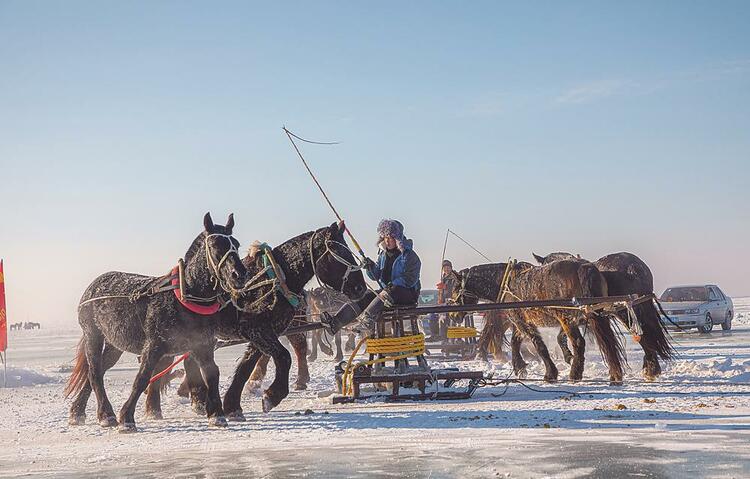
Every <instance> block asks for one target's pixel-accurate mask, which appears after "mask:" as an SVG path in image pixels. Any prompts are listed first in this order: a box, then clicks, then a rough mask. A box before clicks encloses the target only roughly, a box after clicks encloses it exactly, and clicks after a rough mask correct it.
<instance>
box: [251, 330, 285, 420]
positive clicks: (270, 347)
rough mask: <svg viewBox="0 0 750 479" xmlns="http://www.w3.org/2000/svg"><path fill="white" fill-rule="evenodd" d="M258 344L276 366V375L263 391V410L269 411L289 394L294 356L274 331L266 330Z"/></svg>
mask: <svg viewBox="0 0 750 479" xmlns="http://www.w3.org/2000/svg"><path fill="white" fill-rule="evenodd" d="M256 345H257V346H258V349H260V350H261V351H263V353H264V354H268V355H270V356H271V357H272V358H273V364H274V366H276V377H274V379H273V382H272V383H271V386H270V387H269V388H268V389H266V390H265V392H264V393H263V412H269V411H270V410H271V409H273V408H274V407H276V406H278V405H279V403H280V402H281V401H282V400H283V399H284V398H285V397H287V396H288V395H289V369H290V368H291V367H292V356H291V354H289V351H287V349H286V348H285V347H284V345H282V344H281V342H280V341H279V338H278V337H277V336H276V335H275V334H274V333H273V331H264V333H263V334H261V337H260V338H259V341H258V342H257V343H256Z"/></svg>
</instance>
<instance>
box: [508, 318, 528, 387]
mask: <svg viewBox="0 0 750 479" xmlns="http://www.w3.org/2000/svg"><path fill="white" fill-rule="evenodd" d="M522 341H523V336H522V335H521V333H520V332H519V330H518V328H513V332H512V333H511V337H510V356H511V364H512V365H513V372H514V373H515V374H516V376H517V377H519V378H521V379H524V378H525V377H526V366H527V365H528V364H527V363H526V361H524V360H523V355H522V354H521V342H522Z"/></svg>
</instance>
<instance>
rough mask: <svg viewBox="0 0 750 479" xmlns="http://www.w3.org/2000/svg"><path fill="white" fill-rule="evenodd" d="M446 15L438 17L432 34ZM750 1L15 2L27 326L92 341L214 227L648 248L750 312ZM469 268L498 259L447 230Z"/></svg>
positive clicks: (9, 174)
mask: <svg viewBox="0 0 750 479" xmlns="http://www.w3.org/2000/svg"><path fill="white" fill-rule="evenodd" d="M428 19H429V21H426V20H428ZM748 19H750V4H748V3H747V2H722V3H720V4H716V3H712V2H691V3H689V4H685V3H681V2H660V3H658V4H652V3H651V2H631V3H628V4H620V3H600V2H573V3H565V4H558V3H547V4H539V5H538V6H537V8H533V7H532V6H530V5H528V4H514V3H500V2H476V3H472V4H470V5H466V4H450V3H432V2H414V3H409V4H402V3H396V2H393V3H389V2H386V3H379V4H369V3H368V4H357V3H331V2H321V3H315V4H307V3H297V4H290V5H286V4H284V5H281V4H270V5H269V4H250V3H245V2H227V3H221V4H212V5H207V4H202V3H197V2H196V3H192V2H159V3H158V4H153V3H149V2H128V3H124V4H99V3H96V2H79V1H74V2H66V3H64V4H63V3H60V4H56V3H44V2H39V3H37V2H20V1H5V2H2V3H0V64H2V65H3V75H0V257H2V258H3V259H4V262H5V278H6V293H7V303H8V322H9V323H13V322H18V321H26V320H27V319H28V320H31V321H37V322H42V323H43V324H50V323H56V324H66V325H68V324H75V321H76V305H77V303H78V300H79V298H80V296H81V294H82V293H83V291H84V289H85V288H86V286H87V285H88V284H89V283H90V282H91V281H92V280H93V279H94V278H95V277H96V276H98V275H99V274H101V273H103V272H105V271H110V270H121V271H131V272H138V273H143V274H150V275H161V274H164V273H166V272H167V271H168V270H169V269H170V268H171V267H172V266H173V265H174V264H175V263H176V261H177V259H178V258H179V257H181V256H182V255H183V254H184V252H185V250H186V249H187V247H188V246H189V244H190V242H191V241H192V239H193V238H194V237H195V235H197V234H198V233H199V232H200V231H201V228H202V217H203V214H204V213H205V212H206V211H210V212H211V213H212V215H213V218H214V220H215V221H216V222H217V223H218V222H223V221H225V220H226V216H227V214H228V213H230V212H234V214H235V218H236V223H237V226H236V228H235V235H236V237H237V238H238V239H239V240H240V241H241V242H242V244H243V250H244V248H245V247H247V246H248V245H249V244H250V243H251V242H252V241H253V240H255V239H259V240H262V241H266V242H268V243H270V244H274V245H275V244H279V243H280V242H282V241H284V240H286V239H288V238H291V237H293V236H295V235H297V234H299V233H302V232H304V231H309V230H312V229H314V228H317V227H320V226H323V225H327V224H330V223H331V222H333V221H334V219H335V218H334V217H333V215H332V214H331V212H330V211H329V210H328V209H327V206H326V205H325V203H324V201H323V199H322V198H321V196H320V194H319V192H318V191H317V190H316V189H315V186H314V185H313V183H312V182H311V180H310V178H309V177H308V176H307V173H306V172H305V171H304V169H303V168H302V165H301V164H300V162H299V159H298V158H297V157H296V156H295V153H294V150H293V149H292V148H291V146H290V144H289V142H288V140H287V138H286V136H284V134H283V132H282V130H281V127H282V125H286V126H287V127H289V128H290V129H291V130H292V131H294V132H295V133H297V134H299V135H301V136H304V137H309V138H311V139H314V140H321V141H329V140H336V141H340V142H341V144H339V145H335V146H316V145H306V144H301V145H300V146H301V148H302V149H303V152H304V153H305V155H306V158H307V159H308V161H309V162H310V165H311V167H312V168H313V170H314V171H315V172H316V173H317V174H318V176H319V179H320V181H321V182H322V184H323V186H324V187H325V188H326V189H327V190H328V192H329V194H330V196H331V199H332V200H333V202H334V204H335V205H336V206H337V208H338V209H339V211H340V212H341V214H342V215H343V216H344V217H345V218H346V220H347V224H348V225H349V226H350V228H351V230H352V232H353V233H354V234H355V235H356V237H357V238H358V240H359V241H360V243H361V244H362V246H363V247H364V248H365V250H366V252H367V253H368V254H369V255H370V256H374V255H375V244H374V243H375V227H376V225H377V223H378V221H379V220H380V219H381V218H383V217H391V218H397V219H399V220H401V221H402V222H403V223H404V225H405V227H406V233H407V236H409V237H410V238H412V239H413V240H414V243H415V249H416V251H417V252H418V253H419V255H420V256H421V258H422V262H423V270H422V284H423V288H425V289H428V288H432V287H434V286H433V285H434V284H435V283H436V282H437V279H438V269H439V263H440V257H441V252H442V247H443V240H444V237H445V231H446V228H451V229H452V230H454V231H456V232H457V233H458V234H460V235H461V236H463V237H464V238H466V239H467V240H468V241H470V242H471V243H472V244H474V246H476V247H477V248H478V249H480V250H482V251H483V252H484V253H485V254H487V255H488V256H489V257H491V258H493V259H494V260H496V261H504V260H505V259H507V258H509V257H512V258H517V259H519V260H527V261H528V260H530V259H531V253H532V251H533V252H535V253H538V254H546V253H549V252H553V251H569V252H572V253H578V254H581V255H582V256H583V257H586V258H589V259H592V260H594V259H597V258H599V257H601V256H603V255H605V254H608V253H612V252H618V251H629V252H632V253H635V254H637V255H638V256H640V257H641V258H642V259H643V260H644V261H645V262H646V263H647V264H648V265H649V266H650V267H651V269H652V271H653V273H654V278H655V283H656V288H657V293H658V292H661V291H662V290H663V289H664V288H665V287H667V286H670V285H675V284H691V283H713V284H718V285H719V286H720V287H721V288H722V289H723V290H724V291H725V293H727V294H729V295H730V296H748V295H750V284H749V282H748V280H747V275H746V274H745V272H744V271H743V268H742V265H743V264H748V260H749V259H750V254H749V253H748V250H747V243H748V241H747V238H748V236H749V235H750V207H749V205H750V201H748V200H749V199H748V185H749V184H750V135H749V134H748V125H750V29H748V28H747V23H748ZM446 256H447V257H448V258H450V259H451V260H452V261H453V262H454V265H455V266H456V268H459V269H460V268H463V267H467V266H470V265H473V264H479V263H482V262H485V261H484V260H483V259H482V258H481V257H480V256H478V255H477V254H476V253H475V252H473V251H472V250H470V249H469V248H468V247H466V246H464V245H463V244H461V243H460V242H459V241H458V240H456V239H455V238H451V239H450V242H449V245H448V251H447V254H446Z"/></svg>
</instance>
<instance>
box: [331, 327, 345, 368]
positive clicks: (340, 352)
mask: <svg viewBox="0 0 750 479" xmlns="http://www.w3.org/2000/svg"><path fill="white" fill-rule="evenodd" d="M333 360H334V361H336V362H337V363H338V362H340V361H343V360H344V351H343V350H342V349H341V331H337V332H336V357H335V358H333Z"/></svg>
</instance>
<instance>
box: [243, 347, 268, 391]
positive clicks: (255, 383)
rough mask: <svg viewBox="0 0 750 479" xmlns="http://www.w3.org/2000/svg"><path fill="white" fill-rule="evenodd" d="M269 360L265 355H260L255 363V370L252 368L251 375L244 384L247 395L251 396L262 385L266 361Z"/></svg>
mask: <svg viewBox="0 0 750 479" xmlns="http://www.w3.org/2000/svg"><path fill="white" fill-rule="evenodd" d="M270 359H271V358H270V357H268V355H267V354H264V355H262V356H261V357H260V358H259V359H258V362H256V363H255V368H253V373H252V374H251V375H250V379H248V380H247V383H245V391H247V393H248V394H252V393H254V392H255V391H257V390H258V389H260V387H261V386H262V385H263V379H265V377H266V374H267V373H268V361H269V360H270Z"/></svg>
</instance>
